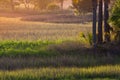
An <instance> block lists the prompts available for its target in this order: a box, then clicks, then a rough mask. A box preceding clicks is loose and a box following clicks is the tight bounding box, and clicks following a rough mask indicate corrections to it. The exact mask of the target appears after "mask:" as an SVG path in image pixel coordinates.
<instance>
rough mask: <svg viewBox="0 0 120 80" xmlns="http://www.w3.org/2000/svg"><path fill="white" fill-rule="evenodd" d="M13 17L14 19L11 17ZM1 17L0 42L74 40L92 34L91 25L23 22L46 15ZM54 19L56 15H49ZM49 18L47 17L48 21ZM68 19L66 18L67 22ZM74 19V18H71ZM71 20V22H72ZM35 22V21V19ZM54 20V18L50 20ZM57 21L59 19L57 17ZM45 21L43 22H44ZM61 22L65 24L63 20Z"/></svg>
mask: <svg viewBox="0 0 120 80" xmlns="http://www.w3.org/2000/svg"><path fill="white" fill-rule="evenodd" d="M11 16H12V17H11ZM11 16H10V14H9V16H6V15H5V16H4V17H0V40H6V39H12V40H39V39H40V40H58V39H74V38H76V36H78V34H79V33H80V32H85V33H87V32H91V24H78V23H60V24H58V23H48V22H44V20H41V21H40V22H32V21H22V19H23V18H30V20H32V19H33V18H39V19H41V18H42V17H44V18H45V16H46V15H24V16H22V17H21V16H19V15H17V16H15V17H14V18H13V16H14V14H11ZM49 16H52V17H54V15H49ZM47 18H48V17H47V16H46V19H47ZM67 19H68V18H66V20H67ZM70 19H72V18H70ZM70 19H69V20H70ZM33 20H34V19H33ZM49 20H52V18H50V19H48V21H49ZM55 20H56V21H57V20H59V18H57V17H56V19H55ZM42 21H43V22H42ZM60 21H62V22H64V20H63V19H60Z"/></svg>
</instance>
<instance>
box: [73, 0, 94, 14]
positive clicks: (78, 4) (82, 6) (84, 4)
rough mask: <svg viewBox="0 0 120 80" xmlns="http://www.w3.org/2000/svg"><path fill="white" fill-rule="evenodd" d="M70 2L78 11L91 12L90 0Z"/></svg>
mask: <svg viewBox="0 0 120 80" xmlns="http://www.w3.org/2000/svg"><path fill="white" fill-rule="evenodd" d="M72 4H73V7H75V9H76V10H77V11H78V12H79V13H81V12H82V13H87V12H92V0H72Z"/></svg>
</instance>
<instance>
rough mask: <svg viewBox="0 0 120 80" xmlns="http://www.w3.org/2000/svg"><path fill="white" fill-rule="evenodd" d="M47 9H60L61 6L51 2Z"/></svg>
mask: <svg viewBox="0 0 120 80" xmlns="http://www.w3.org/2000/svg"><path fill="white" fill-rule="evenodd" d="M47 9H48V10H58V9H60V7H59V5H57V4H53V3H52V4H49V5H48V6H47Z"/></svg>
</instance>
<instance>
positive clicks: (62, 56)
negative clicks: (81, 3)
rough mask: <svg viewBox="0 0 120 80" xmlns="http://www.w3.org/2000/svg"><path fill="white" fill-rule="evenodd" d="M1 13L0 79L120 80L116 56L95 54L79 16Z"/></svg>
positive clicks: (119, 60)
mask: <svg viewBox="0 0 120 80" xmlns="http://www.w3.org/2000/svg"><path fill="white" fill-rule="evenodd" d="M0 14H1V16H0V80H119V79H120V57H119V56H120V55H119V53H114V52H115V51H113V53H111V52H108V50H107V49H108V47H104V48H103V47H99V48H98V49H96V50H97V53H95V52H94V50H93V48H92V47H91V46H90V45H89V43H90V40H91V39H90V38H91V37H86V36H84V34H88V33H91V23H84V24H83V23H81V21H78V20H79V18H80V17H79V18H76V17H75V18H74V20H73V21H72V22H73V23H72V22H69V21H70V20H71V18H73V17H74V16H72V17H71V18H67V17H70V16H66V17H65V15H63V14H60V15H55V16H54V17H53V15H52V17H53V18H54V19H53V20H52V17H50V15H43V14H42V15H26V14H24V15H22V16H21V15H19V14H12V13H10V14H9V15H8V14H7V15H6V14H2V13H0ZM61 15H62V17H61ZM45 16H47V18H46V19H45ZM58 19H59V20H58ZM64 20H65V23H64ZM76 20H77V21H76ZM78 22H80V24H78ZM112 46H114V45H113V44H112Z"/></svg>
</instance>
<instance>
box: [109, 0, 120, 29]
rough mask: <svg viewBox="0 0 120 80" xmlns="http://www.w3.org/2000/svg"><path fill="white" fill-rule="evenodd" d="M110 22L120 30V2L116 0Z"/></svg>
mask: <svg viewBox="0 0 120 80" xmlns="http://www.w3.org/2000/svg"><path fill="white" fill-rule="evenodd" d="M110 22H112V25H114V26H115V27H117V28H120V0H116V2H115V4H114V6H113V8H112V10H111V17H110Z"/></svg>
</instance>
